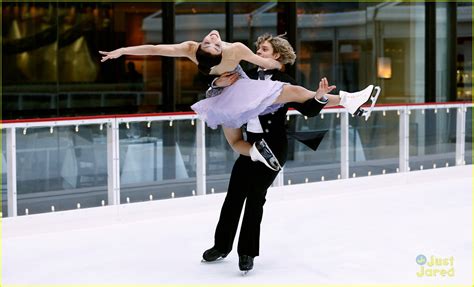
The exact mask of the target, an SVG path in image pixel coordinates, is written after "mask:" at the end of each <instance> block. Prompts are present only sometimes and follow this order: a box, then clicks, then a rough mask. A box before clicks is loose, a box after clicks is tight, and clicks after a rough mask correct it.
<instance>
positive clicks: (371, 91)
mask: <svg viewBox="0 0 474 287" xmlns="http://www.w3.org/2000/svg"><path fill="white" fill-rule="evenodd" d="M379 94H380V87H379V86H374V85H369V86H368V87H367V88H365V89H363V90H362V91H359V92H355V93H348V92H344V91H340V92H339V96H340V97H341V106H343V107H345V108H346V110H347V111H348V112H349V113H350V114H353V115H354V116H363V117H365V120H367V119H368V118H369V117H370V114H371V113H372V110H373V108H374V106H375V103H376V102H377V99H378V97H379ZM368 100H371V101H372V104H371V106H370V107H369V108H368V109H367V110H365V109H361V108H360V107H361V106H362V105H363V104H365V103H366V102H367V101H368Z"/></svg>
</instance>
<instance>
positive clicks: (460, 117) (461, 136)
mask: <svg viewBox="0 0 474 287" xmlns="http://www.w3.org/2000/svg"><path fill="white" fill-rule="evenodd" d="M466 111H467V106H466V105H462V106H460V107H459V108H457V113H456V165H464V162H465V161H464V157H465V153H466V151H465V148H466V142H465V141H466Z"/></svg>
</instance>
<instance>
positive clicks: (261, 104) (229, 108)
mask: <svg viewBox="0 0 474 287" xmlns="http://www.w3.org/2000/svg"><path fill="white" fill-rule="evenodd" d="M235 71H236V72H238V73H239V75H240V78H239V80H237V81H236V82H235V83H234V84H233V85H231V86H229V87H226V88H223V89H221V92H220V94H218V95H216V96H213V97H209V98H206V99H204V100H201V101H199V102H197V103H195V104H194V105H192V106H191V108H192V109H193V110H194V111H195V112H196V114H197V115H198V117H199V118H200V119H201V120H203V121H205V122H206V123H207V125H208V126H209V127H210V128H212V129H216V128H217V127H218V126H219V125H222V126H224V127H227V128H240V127H241V126H242V125H243V124H245V123H247V122H248V121H249V120H250V119H252V118H255V117H257V116H259V115H264V114H268V113H272V112H274V111H276V110H278V109H279V108H280V107H281V106H282V105H283V104H272V103H273V102H274V101H275V100H276V99H277V98H278V96H279V95H280V93H281V91H282V89H283V86H284V85H285V84H286V83H282V82H278V81H258V80H251V79H249V77H248V76H247V75H246V74H245V72H244V71H243V70H242V68H241V67H240V66H237V68H236V69H235Z"/></svg>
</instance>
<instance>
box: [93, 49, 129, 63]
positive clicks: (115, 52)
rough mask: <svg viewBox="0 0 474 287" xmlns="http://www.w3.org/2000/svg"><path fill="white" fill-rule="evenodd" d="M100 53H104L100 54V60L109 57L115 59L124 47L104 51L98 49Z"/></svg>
mask: <svg viewBox="0 0 474 287" xmlns="http://www.w3.org/2000/svg"><path fill="white" fill-rule="evenodd" d="M99 53H100V54H102V55H104V56H102V60H100V61H101V62H105V61H107V60H109V59H116V58H118V57H120V56H122V55H123V54H124V48H120V49H116V50H113V51H110V52H104V51H99Z"/></svg>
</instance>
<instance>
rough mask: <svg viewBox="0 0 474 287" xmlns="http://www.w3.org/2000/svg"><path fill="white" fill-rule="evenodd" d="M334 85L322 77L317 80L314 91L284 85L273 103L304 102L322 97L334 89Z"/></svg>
mask: <svg viewBox="0 0 474 287" xmlns="http://www.w3.org/2000/svg"><path fill="white" fill-rule="evenodd" d="M335 88H336V86H329V84H328V80H327V79H326V78H322V79H321V81H320V82H319V88H318V90H317V91H316V92H313V91H310V90H307V89H305V88H303V87H300V86H293V85H284V86H283V88H282V91H281V93H280V95H279V96H278V98H277V99H276V101H275V102H274V103H275V104H285V103H289V102H297V103H304V102H306V101H307V100H309V99H312V98H316V99H318V100H319V99H322V98H323V97H324V96H325V95H326V94H328V93H329V92H331V91H332V90H334V89H335Z"/></svg>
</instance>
